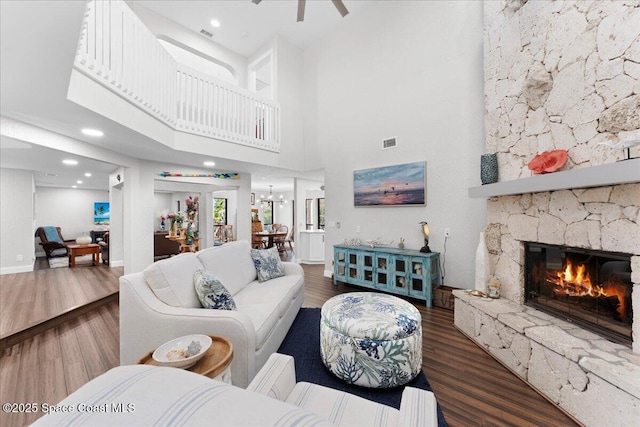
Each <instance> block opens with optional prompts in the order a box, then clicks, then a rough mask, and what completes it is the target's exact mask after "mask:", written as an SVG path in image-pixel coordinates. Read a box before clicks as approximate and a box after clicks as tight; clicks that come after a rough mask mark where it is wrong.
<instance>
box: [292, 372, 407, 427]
mask: <svg viewBox="0 0 640 427" xmlns="http://www.w3.org/2000/svg"><path fill="white" fill-rule="evenodd" d="M286 402H288V403H291V404H292V405H295V406H298V407H300V408H304V409H306V410H308V411H311V412H313V413H315V414H318V415H319V416H321V417H322V418H325V419H326V420H327V421H329V422H330V423H332V424H334V425H336V426H345V427H351V426H369V427H375V426H380V427H386V426H393V425H396V424H397V421H398V418H399V414H400V412H399V411H398V410H397V409H395V408H392V407H390V406H385V405H381V404H379V403H375V402H372V401H370V400H367V399H363V398H361V397H359V396H355V395H353V394H348V393H344V392H341V391H337V390H333V389H330V388H327V387H323V386H320V385H316V384H310V383H305V382H300V383H297V384H296V386H295V387H294V388H293V391H292V392H291V393H290V394H289V397H287V400H286Z"/></svg>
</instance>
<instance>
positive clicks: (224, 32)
mask: <svg viewBox="0 0 640 427" xmlns="http://www.w3.org/2000/svg"><path fill="white" fill-rule="evenodd" d="M134 1H135V2H136V3H139V4H141V5H143V6H144V7H147V8H150V9H152V10H154V11H155V12H157V13H160V14H162V15H164V16H166V17H168V18H169V19H172V20H174V21H176V22H178V23H179V24H181V25H182V26H184V27H186V28H188V29H191V30H193V31H195V32H200V30H201V29H203V28H205V29H207V30H208V31H211V32H212V33H213V37H212V39H211V40H213V41H214V42H216V43H219V44H221V45H223V46H225V47H227V48H229V49H231V50H233V51H236V52H238V53H240V54H241V55H244V56H246V55H249V54H250V53H252V52H253V51H254V50H255V49H257V48H258V47H259V46H261V45H263V44H264V43H266V42H267V41H269V40H270V39H271V38H273V37H274V36H275V35H276V34H278V35H280V36H282V37H283V38H285V39H287V40H288V41H289V42H290V43H292V44H294V45H297V46H300V47H305V46H308V45H309V44H310V43H313V42H314V41H315V40H317V39H318V38H320V37H322V36H323V34H326V33H328V32H330V31H332V30H333V29H334V28H335V27H336V26H338V25H340V24H341V23H343V22H345V20H348V19H349V18H350V16H353V14H355V13H357V12H358V10H361V9H362V8H363V7H365V6H366V5H367V4H370V3H372V2H371V1H355V0H352V1H349V0H346V1H345V2H344V3H345V5H346V7H347V9H348V10H349V12H350V14H349V15H347V16H346V17H345V18H342V17H341V16H340V14H339V13H338V12H337V11H336V9H335V7H334V6H333V4H332V3H331V1H329V0H314V1H308V2H307V6H306V14H305V21H304V22H296V10H297V2H296V1H294V0H284V1H282V0H263V1H262V2H261V3H260V4H259V5H255V4H253V3H252V2H251V1H250V0H234V1H227V0H219V1H147V0H143V1H138V0H134ZM84 8H85V4H84V2H82V1H77V0H70V1H64V0H56V1H54V0H51V1H22V0H20V1H13V0H2V1H0V19H1V22H0V55H1V56H0V67H1V68H0V83H1V86H0V93H1V94H2V96H1V97H0V114H1V115H2V116H5V117H9V118H12V119H15V120H18V121H22V122H25V123H28V124H32V125H34V126H37V127H40V128H43V129H46V130H50V131H52V132H55V133H57V134H60V135H63V136H68V137H70V138H73V139H76V140H80V141H84V142H86V143H88V144H94V145H96V146H100V147H102V148H106V149H111V150H114V151H117V152H120V153H122V154H126V155H129V156H132V157H136V158H142V159H147V160H153V161H160V162H169V163H172V164H176V165H184V166H192V167H202V157H201V156H197V155H193V154H190V153H184V152H176V151H174V150H171V149H169V148H163V147H159V145H158V144H157V143H155V142H154V141H153V140H151V139H149V138H147V137H145V136H143V135H140V134H138V133H137V132H134V131H132V130H131V129H128V128H126V127H124V126H121V125H120V124H118V123H114V122H112V121H110V120H108V119H106V118H105V117H102V116H100V115H98V114H95V113H93V112H91V111H88V110H86V109H84V108H82V107H80V106H78V105H76V104H74V103H73V102H71V101H69V100H67V98H66V93H67V87H68V85H69V77H70V73H71V69H72V65H73V58H74V55H75V49H76V46H77V41H78V36H79V33H80V24H81V20H82V15H83V13H84ZM211 19H217V20H219V21H220V23H221V25H220V27H219V28H217V29H214V28H213V27H211V25H210V21H211ZM203 37H204V36H203ZM84 127H92V128H98V129H101V130H103V131H104V133H105V135H104V137H102V138H99V139H95V138H91V137H87V136H84V135H83V134H82V133H81V132H80V130H81V129H82V128H84ZM128 141H135V143H129V144H126V143H123V142H128ZM27 145H30V144H27ZM150 147H153V149H150ZM0 150H1V151H0V166H1V167H3V168H4V167H7V168H20V169H29V168H31V170H34V171H35V172H36V173H35V174H34V176H35V180H36V185H43V186H61V187H66V186H69V185H70V184H71V183H73V182H74V181H76V180H77V179H80V178H77V177H76V175H77V172H74V173H71V174H70V173H69V171H70V170H69V168H68V167H66V166H64V165H62V163H61V162H60V161H58V160H59V159H58V157H61V156H62V155H63V154H64V153H61V152H57V153H56V150H51V149H41V148H38V147H35V146H33V147H32V148H31V149H29V148H25V146H20V144H16V141H13V140H11V139H10V138H6V137H2V144H1V147H0ZM43 156H44V157H45V161H44V162H43V159H42V157H43ZM54 159H56V160H55V161H54ZM47 160H49V161H47ZM214 160H215V161H216V169H220V170H229V171H235V172H245V173H251V174H252V176H253V184H254V188H255V189H256V191H265V190H268V185H270V184H272V185H274V188H275V186H278V187H282V188H283V189H282V190H280V191H288V190H290V189H291V188H287V189H284V187H285V186H288V187H292V183H293V181H292V179H291V178H292V177H293V176H302V177H305V178H308V179H321V177H322V174H321V173H319V172H318V171H315V172H311V173H306V174H300V173H294V172H291V171H286V170H278V169H275V168H270V167H264V166H261V165H255V164H248V163H243V162H237V161H227V160H225V159H214ZM83 163H84V166H86V167H87V168H90V169H91V171H89V170H87V172H92V174H93V175H92V179H91V181H92V182H93V184H92V185H91V188H94V187H95V188H101V189H106V188H107V182H108V181H107V176H108V173H109V171H111V170H114V169H115V168H116V167H117V166H118V165H115V164H113V165H111V164H106V163H103V162H100V161H96V160H90V159H84V160H83ZM84 173H85V171H83V172H82V174H84ZM83 185H85V187H81V188H90V187H89V185H88V184H86V183H83Z"/></svg>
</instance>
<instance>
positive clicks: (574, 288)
mask: <svg viewBox="0 0 640 427" xmlns="http://www.w3.org/2000/svg"><path fill="white" fill-rule="evenodd" d="M547 281H548V282H550V283H553V284H555V285H556V287H555V288H554V289H553V293H554V294H556V295H567V296H571V297H586V296H590V297H595V298H597V297H605V298H606V297H611V296H617V297H618V303H619V305H618V308H617V312H618V314H619V315H620V317H621V318H624V316H625V313H626V309H627V307H626V306H627V301H626V297H627V296H628V295H627V290H626V288H625V286H624V284H621V283H619V282H615V281H609V282H607V283H606V284H594V283H592V281H591V276H590V275H589V272H588V271H587V267H586V266H585V265H584V264H578V265H576V266H575V267H574V266H573V263H572V262H571V260H570V259H567V260H566V263H565V266H564V269H563V270H556V271H554V272H551V273H547Z"/></svg>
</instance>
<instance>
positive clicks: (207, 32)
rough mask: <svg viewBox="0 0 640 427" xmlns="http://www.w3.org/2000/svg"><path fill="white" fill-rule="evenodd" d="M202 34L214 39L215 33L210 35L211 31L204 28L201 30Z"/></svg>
mask: <svg viewBox="0 0 640 427" xmlns="http://www.w3.org/2000/svg"><path fill="white" fill-rule="evenodd" d="M200 34H202V35H203V36H207V37H209V38H211V37H213V33H210V32H209V31H207V30H205V29H204V28H203V29H201V30H200Z"/></svg>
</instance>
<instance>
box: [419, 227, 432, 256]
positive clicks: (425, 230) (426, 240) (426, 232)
mask: <svg viewBox="0 0 640 427" xmlns="http://www.w3.org/2000/svg"><path fill="white" fill-rule="evenodd" d="M420 225H421V226H422V235H423V236H424V246H423V247H422V248H420V252H423V253H431V249H429V226H428V225H427V223H426V222H425V221H421V222H420Z"/></svg>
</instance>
